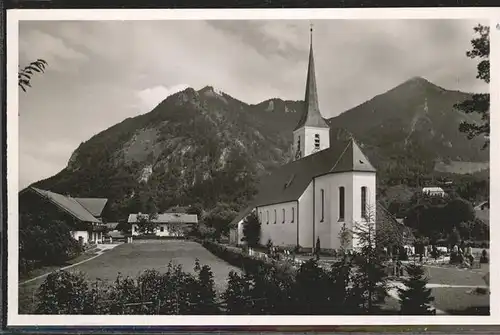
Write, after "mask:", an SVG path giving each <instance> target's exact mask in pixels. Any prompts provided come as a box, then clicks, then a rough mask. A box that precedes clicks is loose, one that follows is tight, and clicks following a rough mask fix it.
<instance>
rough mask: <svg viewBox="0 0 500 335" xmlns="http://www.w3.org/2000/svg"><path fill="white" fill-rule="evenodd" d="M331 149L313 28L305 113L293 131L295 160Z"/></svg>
mask: <svg viewBox="0 0 500 335" xmlns="http://www.w3.org/2000/svg"><path fill="white" fill-rule="evenodd" d="M329 147H330V127H329V126H328V125H327V124H326V122H325V120H324V119H323V117H322V116H321V113H320V111H319V104H318V90H317V87H316V74H315V71H314V55H313V43H312V26H311V42H310V49H309V66H308V69H307V81H306V96H305V99H304V111H303V114H302V117H301V119H300V121H299V123H298V124H297V126H296V127H295V129H294V131H293V151H294V159H295V160H298V159H301V158H303V157H306V156H309V155H311V154H313V153H316V152H318V151H321V150H324V149H328V148H329Z"/></svg>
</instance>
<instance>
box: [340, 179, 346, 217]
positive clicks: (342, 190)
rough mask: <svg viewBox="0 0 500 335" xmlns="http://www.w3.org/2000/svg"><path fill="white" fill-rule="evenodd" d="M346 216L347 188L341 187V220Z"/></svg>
mask: <svg viewBox="0 0 500 335" xmlns="http://www.w3.org/2000/svg"><path fill="white" fill-rule="evenodd" d="M344 218H345V188H344V187H343V186H341V187H339V221H344Z"/></svg>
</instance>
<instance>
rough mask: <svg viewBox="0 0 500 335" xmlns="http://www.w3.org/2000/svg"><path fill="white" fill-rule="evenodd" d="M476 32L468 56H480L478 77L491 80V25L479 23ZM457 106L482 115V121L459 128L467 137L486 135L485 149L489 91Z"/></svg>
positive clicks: (486, 140)
mask: <svg viewBox="0 0 500 335" xmlns="http://www.w3.org/2000/svg"><path fill="white" fill-rule="evenodd" d="M474 32H475V33H476V34H479V36H478V37H476V38H473V39H472V40H471V44H472V50H469V51H467V53H466V55H467V57H469V58H471V59H474V58H479V59H480V62H479V64H478V65H477V76H476V78H478V79H481V80H483V81H484V82H486V83H488V84H489V82H490V27H489V26H483V25H481V24H478V25H477V26H476V27H474ZM455 108H457V109H458V110H461V111H462V112H464V113H467V114H469V113H478V114H479V115H480V116H481V123H475V122H468V121H463V122H462V123H461V124H460V127H459V130H460V131H461V132H463V133H466V134H467V138H469V139H472V138H474V137H477V136H481V135H483V136H485V143H484V146H483V149H485V148H487V147H488V145H489V135H490V95H489V93H478V94H473V95H472V98H471V99H469V100H465V101H463V102H461V103H459V104H456V105H455Z"/></svg>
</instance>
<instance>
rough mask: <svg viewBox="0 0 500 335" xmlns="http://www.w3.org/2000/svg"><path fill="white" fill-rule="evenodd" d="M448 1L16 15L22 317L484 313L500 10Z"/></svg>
mask: <svg viewBox="0 0 500 335" xmlns="http://www.w3.org/2000/svg"><path fill="white" fill-rule="evenodd" d="M434 10H435V12H432V11H430V10H428V11H414V12H409V11H403V12H401V11H399V12H398V11H394V12H392V11H391V10H380V11H379V10H373V14H370V15H367V14H366V13H367V12H366V11H365V12H363V13H364V14H363V16H361V14H359V16H356V13H360V12H357V11H356V10H352V11H351V12H352V13H354V14H351V15H346V16H345V17H341V16H340V15H338V14H334V13H332V12H324V13H323V14H321V13H318V11H308V10H303V11H301V13H302V14H303V15H301V16H299V15H298V14H297V12H291V11H287V10H265V11H264V12H265V13H266V15H263V16H259V15H257V14H255V13H251V12H248V11H247V12H245V11H232V12H231V11H229V12H227V11H224V10H214V11H205V14H204V15H200V16H198V17H197V16H195V15H194V14H193V15H190V14H186V11H183V10H177V11H169V13H166V14H165V17H164V18H161V17H160V16H161V15H160V14H158V12H157V13H156V14H154V15H152V16H151V17H149V18H148V17H147V14H145V12H144V11H143V12H142V14H141V15H139V14H140V13H139V12H136V13H135V14H134V11H133V10H122V11H116V12H118V13H115V15H114V16H113V15H112V13H113V11H109V12H105V11H100V13H99V14H95V16H94V15H93V14H92V13H90V14H89V12H87V13H85V14H83V13H82V12H80V13H81V14H75V13H77V12H78V10H71V11H70V10H66V11H62V12H60V13H58V14H55V13H54V14H50V15H47V16H45V14H47V11H43V10H40V11H38V12H37V11H30V12H29V13H26V15H24V14H23V11H22V10H20V11H17V13H14V14H15V15H14V14H12V15H11V16H10V18H9V17H8V20H9V21H8V27H9V28H10V27H12V30H11V31H10V32H9V28H8V29H7V31H8V40H7V43H8V45H9V49H8V52H9V54H8V71H9V72H8V78H9V79H8V80H9V81H8V84H9V85H10V86H9V89H10V90H12V91H15V92H12V91H11V92H10V93H9V96H8V100H7V102H8V105H7V108H8V116H7V123H8V128H7V134H8V135H7V141H8V143H7V146H8V147H7V153H8V154H7V160H8V168H9V169H8V176H7V178H8V187H9V188H8V199H9V221H8V232H7V233H8V248H9V255H8V256H9V269H8V274H9V278H8V280H9V281H8V286H9V287H8V292H9V305H8V323H10V324H13V325H30V324H46V325H52V324H58V325H64V324H71V325H79V324H97V323H99V324H107V323H109V322H111V323H113V324H117V325H125V324H126V325H131V324H141V323H142V324H173V323H176V322H177V323H178V322H179V321H175V319H174V318H175V316H184V318H183V319H182V320H183V321H182V322H183V323H189V322H196V323H197V324H203V323H204V322H207V323H210V322H217V323H218V324H220V322H230V323H231V322H232V323H238V322H241V323H242V324H248V322H249V320H250V319H249V318H248V317H253V318H254V319H252V320H255V321H252V322H254V323H255V324H259V320H260V319H259V317H266V318H265V319H262V320H263V321H262V322H263V323H266V324H273V321H272V320H273V319H272V318H271V316H272V317H276V320H278V319H279V321H278V322H279V323H281V324H287V322H290V323H297V322H299V323H301V324H309V323H314V322H315V321H314V320H317V321H318V322H319V323H322V324H327V323H328V322H330V323H331V322H335V323H342V322H350V323H353V322H354V323H359V322H361V323H363V324H366V322H370V323H377V322H379V321H377V320H382V321H380V322H388V321H390V322H406V323H408V322H410V323H426V324H432V323H440V322H441V323H448V324H449V323H450V322H452V323H453V322H457V323H460V322H461V321H460V320H468V322H478V323H488V322H491V321H488V320H491V317H494V316H495V314H496V312H495V310H494V308H493V307H491V308H490V306H491V303H494V299H492V296H490V263H491V262H497V260H495V256H494V255H495V253H494V251H493V250H492V249H490V240H491V237H492V236H494V232H493V231H490V149H491V150H494V148H495V145H494V141H493V140H494V139H495V137H494V136H492V137H491V138H492V141H491V143H490V92H492V93H493V92H495V94H496V95H498V89H496V90H494V89H492V88H490V49H491V52H492V54H493V52H496V51H494V48H493V45H494V43H495V42H496V40H497V39H498V37H496V35H497V34H498V33H499V31H500V30H499V29H498V28H496V27H495V25H496V24H497V23H496V22H495V21H493V20H491V19H490V17H492V16H493V15H495V13H496V14H497V15H498V14H499V11H498V10H497V9H491V8H489V9H486V8H485V9H484V10H482V11H481V10H479V11H470V12H468V11H467V10H466V9H464V10H463V11H462V12H460V13H463V17H461V16H457V15H458V14H457V13H458V12H457V11H455V12H454V14H453V15H450V16H449V17H447V11H446V9H442V10H436V9H434ZM90 12H91V11H90ZM160 12H161V11H160ZM65 13H66V14H65ZM71 13H73V14H71ZM150 13H151V12H150ZM176 13H178V14H179V15H178V16H177V17H176V15H177V14H176ZM308 13H309V15H308ZM314 13H316V14H314ZM328 13H330V14H328ZM398 13H399V14H398ZM419 13H420V14H419ZM432 13H433V14H432ZM28 14H29V15H28ZM136 14H137V15H136ZM167 14H168V15H167ZM292 14H293V15H292ZM65 15H66V16H65ZM84 15H85V18H84ZM398 15H399V16H398ZM490 35H491V38H492V46H491V48H490ZM497 44H498V43H497ZM497 49H498V48H497ZM495 55H497V56H498V55H499V54H498V52H497V53H495ZM492 58H493V57H492ZM14 72H17V81H18V82H17V84H16V83H14V77H15V73H14ZM497 72H498V70H497ZM495 80H497V79H496V78H493V79H492V80H491V82H492V87H493V85H497V86H495V87H496V88H498V87H499V86H498V85H499V84H497V81H495ZM13 85H16V86H13ZM491 104H492V108H497V107H498V97H496V96H495V97H494V96H492V99H491ZM491 122H492V124H493V118H492V119H491ZM491 156H492V157H493V156H494V155H493V152H492V154H491ZM492 164H493V161H492ZM493 189H494V188H493V187H492V190H493ZM497 189H498V187H497ZM491 276H493V279H494V277H495V276H496V275H495V274H494V273H491ZM493 281H495V280H493ZM159 316H161V318H159ZM190 316H191V318H190ZM200 316H203V317H200ZM285 316H287V317H288V318H286V319H283V317H285ZM319 316H321V317H323V319H321V320H322V321H321V320H320V319H315V317H319ZM353 316H358V318H349V317H353ZM359 316H364V317H362V318H363V319H362V320H361V319H360V318H359ZM414 316H420V317H421V316H424V317H423V318H414ZM497 316H498V315H497ZM374 317H378V318H374ZM412 317H413V318H412ZM210 318H212V319H210ZM461 318H464V319H461ZM177 320H180V319H177ZM188 320H192V321H188ZM195 320H196V321H195ZM203 320H206V321H203ZM210 320H212V321H210ZM214 320H216V321H214ZM235 320H236V321H235ZM286 320H288V321H286ZM332 320H333V321H332ZM342 320H346V321H342ZM349 320H350V321H349ZM367 320H369V321H367ZM384 320H385V321H384ZM398 320H399V321H398ZM437 320H440V321H437Z"/></svg>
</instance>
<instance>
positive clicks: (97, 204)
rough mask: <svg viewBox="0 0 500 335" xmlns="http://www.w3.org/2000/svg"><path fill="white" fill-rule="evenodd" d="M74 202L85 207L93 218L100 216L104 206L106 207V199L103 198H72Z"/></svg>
mask: <svg viewBox="0 0 500 335" xmlns="http://www.w3.org/2000/svg"><path fill="white" fill-rule="evenodd" d="M74 199H75V200H76V201H78V202H79V203H80V205H82V206H83V207H85V208H86V209H87V210H88V211H89V212H90V214H92V215H93V216H97V217H99V216H101V214H102V210H103V209H104V206H106V203H107V202H108V199H105V198H74Z"/></svg>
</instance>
